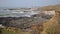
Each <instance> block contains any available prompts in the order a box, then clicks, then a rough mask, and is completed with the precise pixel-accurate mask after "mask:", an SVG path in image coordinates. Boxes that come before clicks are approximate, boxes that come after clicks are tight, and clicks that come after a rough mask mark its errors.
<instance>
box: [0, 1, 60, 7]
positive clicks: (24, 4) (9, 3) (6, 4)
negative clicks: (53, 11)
mask: <svg viewBox="0 0 60 34" xmlns="http://www.w3.org/2000/svg"><path fill="white" fill-rule="evenodd" d="M55 4H60V0H0V7H33V6H46V5H55Z"/></svg>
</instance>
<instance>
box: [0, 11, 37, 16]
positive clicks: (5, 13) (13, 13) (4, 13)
mask: <svg viewBox="0 0 60 34" xmlns="http://www.w3.org/2000/svg"><path fill="white" fill-rule="evenodd" d="M34 14H38V12H34V11H25V12H24V11H13V10H0V16H7V17H24V16H25V17H30V16H31V15H34Z"/></svg>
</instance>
